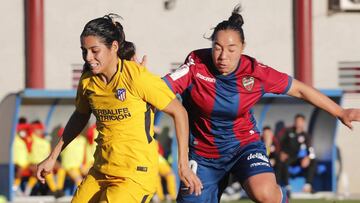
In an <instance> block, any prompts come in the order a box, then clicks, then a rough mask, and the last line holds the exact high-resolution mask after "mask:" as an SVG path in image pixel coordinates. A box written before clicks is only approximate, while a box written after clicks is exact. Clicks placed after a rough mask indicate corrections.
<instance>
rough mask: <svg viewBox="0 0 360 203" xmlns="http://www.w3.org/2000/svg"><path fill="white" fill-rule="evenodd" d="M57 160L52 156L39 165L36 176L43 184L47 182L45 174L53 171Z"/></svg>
mask: <svg viewBox="0 0 360 203" xmlns="http://www.w3.org/2000/svg"><path fill="white" fill-rule="evenodd" d="M55 161H56V160H53V159H51V158H50V157H48V158H46V159H45V160H44V161H42V162H40V163H39V164H38V165H37V168H36V177H37V179H38V180H39V181H40V182H41V183H42V184H45V176H47V175H48V174H50V173H51V172H52V170H53V168H54V165H55Z"/></svg>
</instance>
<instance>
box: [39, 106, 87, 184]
mask: <svg viewBox="0 0 360 203" xmlns="http://www.w3.org/2000/svg"><path fill="white" fill-rule="evenodd" d="M89 119H90V113H89V114H82V113H79V112H77V111H74V113H73V114H72V115H71V117H70V119H69V121H68V123H67V124H66V126H65V129H64V132H63V135H62V136H61V137H60V138H59V141H58V143H57V144H56V146H55V147H54V149H53V150H52V152H51V153H50V155H49V156H48V157H47V158H46V159H45V160H43V161H42V162H40V163H39V164H38V165H37V171H36V177H37V178H38V179H39V181H40V182H41V183H43V184H44V183H45V176H46V175H48V174H49V173H51V171H52V170H53V168H54V165H55V162H56V159H57V158H58V156H59V154H60V152H61V151H62V150H63V149H64V148H65V147H66V146H67V145H68V144H69V143H70V142H71V141H72V140H73V139H74V138H75V137H76V136H77V135H79V133H80V132H81V131H82V129H83V128H84V127H85V125H86V124H87V122H88V121H89Z"/></svg>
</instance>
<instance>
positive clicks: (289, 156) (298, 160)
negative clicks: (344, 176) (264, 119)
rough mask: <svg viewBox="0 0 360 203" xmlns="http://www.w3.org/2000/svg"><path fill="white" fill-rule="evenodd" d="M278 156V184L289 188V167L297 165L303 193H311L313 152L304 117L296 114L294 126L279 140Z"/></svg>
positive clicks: (313, 163)
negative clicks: (302, 182)
mask: <svg viewBox="0 0 360 203" xmlns="http://www.w3.org/2000/svg"><path fill="white" fill-rule="evenodd" d="M280 149H281V150H280V155H279V163H278V167H277V170H278V174H279V175H280V177H278V178H279V181H280V184H283V185H285V186H286V189H287V190H288V192H290V190H291V187H290V186H289V166H292V165H299V166H301V168H302V169H303V171H304V177H305V181H306V183H305V185H304V187H303V191H304V192H312V182H313V179H314V175H315V172H316V171H315V170H316V161H315V152H314V148H313V147H312V144H311V136H310V135H309V134H308V133H307V132H306V131H305V116H304V115H302V114H297V115H296V116H295V119H294V126H293V127H291V128H289V129H287V130H286V132H285V134H284V135H283V136H282V137H281V140H280Z"/></svg>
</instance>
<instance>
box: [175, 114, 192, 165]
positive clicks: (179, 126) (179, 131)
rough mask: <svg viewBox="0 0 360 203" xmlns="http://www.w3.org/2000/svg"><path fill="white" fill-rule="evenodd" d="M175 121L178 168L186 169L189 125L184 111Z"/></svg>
mask: <svg viewBox="0 0 360 203" xmlns="http://www.w3.org/2000/svg"><path fill="white" fill-rule="evenodd" d="M180 114H181V115H180V116H179V118H177V119H176V120H175V126H176V138H177V142H178V164H179V166H178V167H179V168H182V167H188V162H189V125H188V117H187V113H186V110H185V109H184V110H183V112H181V113H180Z"/></svg>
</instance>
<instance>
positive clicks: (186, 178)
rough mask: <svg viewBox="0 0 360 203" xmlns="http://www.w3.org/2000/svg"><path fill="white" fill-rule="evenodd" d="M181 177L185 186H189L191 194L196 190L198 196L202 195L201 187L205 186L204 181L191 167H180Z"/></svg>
mask: <svg viewBox="0 0 360 203" xmlns="http://www.w3.org/2000/svg"><path fill="white" fill-rule="evenodd" d="M179 177H180V180H181V181H182V182H183V183H184V184H185V186H186V187H187V188H189V194H192V193H193V192H195V195H196V196H199V195H201V189H202V188H203V186H202V183H201V181H200V179H199V177H198V176H197V175H196V174H195V173H194V172H193V171H192V170H191V169H190V168H189V167H180V168H179Z"/></svg>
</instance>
